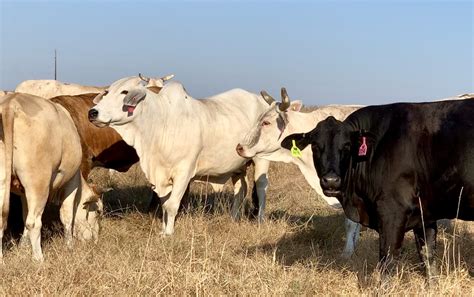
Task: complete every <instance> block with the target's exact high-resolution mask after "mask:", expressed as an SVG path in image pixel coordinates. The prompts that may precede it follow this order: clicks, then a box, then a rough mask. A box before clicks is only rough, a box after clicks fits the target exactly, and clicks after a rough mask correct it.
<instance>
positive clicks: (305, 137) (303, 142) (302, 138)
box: [281, 133, 311, 150]
mask: <svg viewBox="0 0 474 297" xmlns="http://www.w3.org/2000/svg"><path fill="white" fill-rule="evenodd" d="M310 143H311V135H310V133H297V134H291V135H288V136H287V137H285V139H283V141H282V142H281V147H283V148H286V149H288V150H291V149H292V148H293V147H294V146H296V147H297V148H298V149H299V150H303V149H304V148H305V147H307V146H308V144H310Z"/></svg>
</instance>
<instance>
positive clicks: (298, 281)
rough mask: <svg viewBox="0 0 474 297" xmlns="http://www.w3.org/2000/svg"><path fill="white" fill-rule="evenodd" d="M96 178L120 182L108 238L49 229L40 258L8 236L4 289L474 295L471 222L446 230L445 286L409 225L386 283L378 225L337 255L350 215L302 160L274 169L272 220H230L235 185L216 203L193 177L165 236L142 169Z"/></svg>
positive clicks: (110, 204)
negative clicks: (72, 241) (331, 203)
mask: <svg viewBox="0 0 474 297" xmlns="http://www.w3.org/2000/svg"><path fill="white" fill-rule="evenodd" d="M92 179H93V180H94V181H95V182H96V183H98V184H99V185H100V186H101V187H104V188H113V189H114V190H113V191H110V192H108V193H106V195H105V197H104V200H105V201H104V202H105V205H106V206H107V209H106V214H105V217H104V218H103V220H102V224H101V227H102V229H101V235H100V241H99V243H98V244H97V245H94V244H91V243H85V244H83V243H79V242H77V243H76V246H75V247H74V249H73V250H68V249H67V248H66V246H65V244H64V241H63V238H62V237H61V235H60V233H58V232H53V231H46V232H45V234H44V235H45V236H44V237H45V239H44V240H43V251H44V254H45V262H44V263H42V264H39V263H34V262H32V261H31V252H30V249H29V248H20V247H17V246H15V244H14V242H13V241H10V242H7V243H4V246H5V247H6V251H5V252H4V262H5V263H4V265H3V266H2V267H1V269H0V278H1V286H0V294H1V295H22V296H24V295H38V294H41V295H44V296H49V295H63V296H64V295H114V296H126V295H157V294H172V295H213V296H215V295H293V294H296V295H343V296H354V295H374V294H383V295H385V294H390V295H428V296H453V295H454V296H474V278H473V275H474V223H472V222H469V223H466V222H461V221H459V222H458V223H457V226H456V230H457V231H456V234H455V236H453V230H452V229H448V230H446V231H443V230H441V231H440V234H439V239H438V243H439V247H438V255H439V259H440V260H439V261H440V262H442V265H443V266H442V274H441V277H440V279H439V281H438V282H437V283H436V284H434V285H432V286H429V285H428V284H427V283H426V282H425V279H424V276H423V272H422V271H423V270H422V269H421V268H420V267H418V266H417V265H416V263H417V260H418V257H417V254H416V250H415V244H414V242H413V236H412V234H411V233H407V236H406V239H405V244H404V251H403V261H402V263H403V266H402V268H401V270H400V271H399V272H398V274H396V275H395V276H393V277H392V278H391V279H390V281H388V282H384V283H383V285H380V283H379V282H378V275H377V273H375V272H374V267H375V266H376V263H377V259H378V241H377V239H378V235H377V233H376V232H374V231H371V230H366V231H363V232H362V234H361V240H360V244H359V246H358V249H357V251H356V253H355V255H354V256H353V257H352V258H351V259H350V260H349V261H345V260H343V259H341V258H339V254H340V253H341V251H342V248H343V245H344V225H343V222H344V217H343V214H342V213H341V212H338V211H336V210H332V209H329V208H328V207H326V206H325V203H324V201H323V200H322V199H319V198H317V197H316V194H315V192H314V191H313V190H312V189H311V188H310V187H309V186H308V185H307V183H306V182H305V181H304V178H303V176H302V175H301V174H300V173H299V171H298V169H297V168H296V167H295V166H293V165H287V164H276V163H274V164H272V166H271V170H270V186H269V190H268V200H267V210H266V214H267V220H266V222H265V224H263V225H261V226H258V225H257V224H256V223H255V221H253V220H249V219H247V218H243V219H242V220H241V221H240V222H237V223H236V222H232V220H231V219H230V216H229V212H228V205H229V203H230V200H231V196H232V195H231V193H232V192H231V188H230V187H228V188H227V191H226V193H224V194H222V195H218V196H217V197H215V198H216V199H215V204H216V206H215V207H214V209H213V211H211V212H210V211H207V210H206V209H207V208H206V207H205V203H204V200H206V198H211V197H214V195H212V194H207V193H210V192H207V191H206V190H207V187H206V185H203V184H197V183H195V184H193V186H192V188H191V195H190V198H189V199H188V201H187V203H185V204H186V205H185V206H184V207H183V208H182V209H181V211H180V215H179V217H178V219H177V223H176V233H175V234H174V235H173V236H172V237H162V236H160V235H159V231H160V229H161V220H160V219H157V220H155V221H152V220H151V219H150V217H149V216H148V214H147V213H145V212H143V210H144V209H145V208H146V206H147V205H148V203H149V199H150V197H151V190H149V189H148V188H147V187H146V185H147V183H146V181H145V179H144V177H143V175H142V173H141V171H140V170H139V169H138V167H137V166H134V167H133V168H132V169H131V170H130V171H129V172H128V173H126V174H119V173H115V174H114V175H113V176H112V177H109V176H108V174H107V170H103V169H98V170H95V171H94V172H93V175H92ZM249 192H250V191H249ZM248 201H249V199H248V198H247V200H246V203H247V208H248V205H249V202H248ZM12 242H13V244H12Z"/></svg>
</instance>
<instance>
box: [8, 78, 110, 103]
mask: <svg viewBox="0 0 474 297" xmlns="http://www.w3.org/2000/svg"><path fill="white" fill-rule="evenodd" d="M103 89H104V88H101V87H92V86H82V85H78V84H69V83H63V82H60V81H57V80H26V81H23V82H21V83H20V84H18V86H17V87H16V89H15V92H17V93H25V94H31V95H35V96H39V97H42V98H46V99H50V98H53V97H55V96H60V95H80V94H87V93H100V92H101V91H103Z"/></svg>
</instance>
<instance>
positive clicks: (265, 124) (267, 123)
mask: <svg viewBox="0 0 474 297" xmlns="http://www.w3.org/2000/svg"><path fill="white" fill-rule="evenodd" d="M268 125H270V122H269V121H263V122H262V126H268Z"/></svg>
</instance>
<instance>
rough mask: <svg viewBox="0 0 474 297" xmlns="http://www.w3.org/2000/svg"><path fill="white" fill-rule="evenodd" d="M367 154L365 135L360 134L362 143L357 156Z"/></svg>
mask: <svg viewBox="0 0 474 297" xmlns="http://www.w3.org/2000/svg"><path fill="white" fill-rule="evenodd" d="M365 155H367V143H366V141H365V136H362V144H361V145H360V147H359V157H362V156H365Z"/></svg>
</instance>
